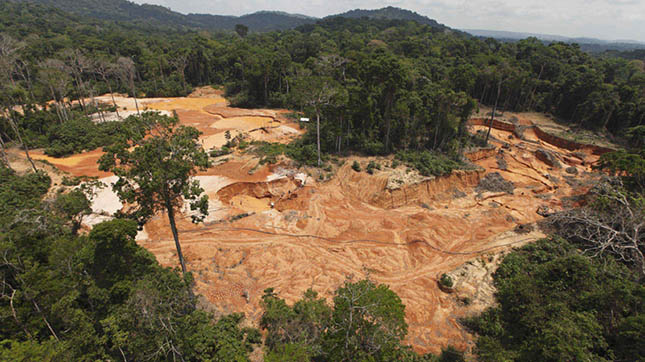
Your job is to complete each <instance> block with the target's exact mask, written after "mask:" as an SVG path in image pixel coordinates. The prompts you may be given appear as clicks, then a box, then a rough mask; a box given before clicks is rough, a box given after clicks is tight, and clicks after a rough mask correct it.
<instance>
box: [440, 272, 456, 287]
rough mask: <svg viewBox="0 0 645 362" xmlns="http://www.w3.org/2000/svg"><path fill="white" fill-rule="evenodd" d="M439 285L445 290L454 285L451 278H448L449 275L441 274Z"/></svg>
mask: <svg viewBox="0 0 645 362" xmlns="http://www.w3.org/2000/svg"><path fill="white" fill-rule="evenodd" d="M439 283H441V285H443V286H444V287H446V288H452V287H453V285H454V282H453V281H452V277H450V275H448V274H446V273H443V274H441V278H440V279H439Z"/></svg>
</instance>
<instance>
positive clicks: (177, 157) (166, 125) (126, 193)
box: [99, 112, 211, 273]
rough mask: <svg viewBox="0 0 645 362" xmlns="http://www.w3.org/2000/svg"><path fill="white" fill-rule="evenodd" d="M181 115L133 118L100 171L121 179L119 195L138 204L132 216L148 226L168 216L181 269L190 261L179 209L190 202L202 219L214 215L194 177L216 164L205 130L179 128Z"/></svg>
mask: <svg viewBox="0 0 645 362" xmlns="http://www.w3.org/2000/svg"><path fill="white" fill-rule="evenodd" d="M178 122H179V120H178V119H177V117H176V116H175V117H168V116H163V115H160V114H159V113H152V112H146V113H143V114H142V115H141V116H137V117H135V116H131V117H128V119H127V121H126V126H127V131H126V132H124V134H123V135H122V136H121V137H120V139H119V141H118V142H116V143H114V144H113V145H111V146H109V147H106V148H105V149H104V150H105V154H103V156H101V158H100V160H99V169H100V170H102V171H110V172H112V173H114V174H115V175H116V176H118V177H119V179H118V181H117V182H116V183H115V184H114V185H113V187H112V188H113V190H114V191H115V192H116V193H117V195H118V196H119V198H120V199H121V200H122V201H124V202H127V203H129V204H133V205H135V206H134V207H133V208H132V211H130V213H129V215H128V216H129V217H131V218H133V219H135V220H137V221H138V222H139V224H140V225H143V224H144V223H145V222H146V221H147V220H148V219H150V218H151V217H152V216H153V215H155V214H156V213H157V212H158V211H162V210H163V211H165V212H166V213H167V215H168V221H169V222H170V228H171V229H172V233H173V237H174V239H175V247H176V248H177V256H178V258H179V263H180V264H181V269H182V271H183V272H184V273H185V272H186V264H185V262H184V258H183V255H182V253H181V244H180V243H179V236H178V232H177V226H176V224H175V216H174V215H175V210H177V209H179V208H180V207H181V205H182V204H183V203H184V202H188V203H189V204H190V209H191V211H194V213H193V214H192V215H191V218H192V220H193V222H194V223H198V222H200V221H202V220H204V218H205V217H206V215H208V196H207V195H204V194H203V193H204V189H202V188H201V187H200V186H199V181H198V180H195V179H193V178H192V176H194V175H195V174H196V173H197V171H198V170H202V171H204V170H206V169H207V168H208V167H210V165H211V161H210V160H209V158H208V154H207V153H206V152H205V151H204V149H203V148H202V146H201V144H200V143H199V135H200V134H201V132H199V131H198V130H197V129H195V128H193V127H186V126H178V127H177V123H178Z"/></svg>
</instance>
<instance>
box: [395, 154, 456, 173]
mask: <svg viewBox="0 0 645 362" xmlns="http://www.w3.org/2000/svg"><path fill="white" fill-rule="evenodd" d="M396 158H397V159H399V160H401V161H402V162H404V163H405V164H406V165H408V166H409V167H413V168H415V169H416V170H417V171H419V173H420V174H422V175H423V176H443V175H448V174H450V173H451V172H452V171H453V170H455V169H459V168H461V167H463V164H461V163H459V162H457V161H455V160H452V159H450V158H448V157H447V156H445V155H442V154H438V153H433V152H429V151H421V152H419V151H400V152H398V153H397V154H396Z"/></svg>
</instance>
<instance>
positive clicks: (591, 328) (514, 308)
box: [466, 239, 645, 361]
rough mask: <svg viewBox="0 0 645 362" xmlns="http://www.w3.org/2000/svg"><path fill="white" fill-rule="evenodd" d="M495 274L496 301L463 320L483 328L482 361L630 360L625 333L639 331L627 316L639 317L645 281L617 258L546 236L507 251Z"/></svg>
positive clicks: (479, 329)
mask: <svg viewBox="0 0 645 362" xmlns="http://www.w3.org/2000/svg"><path fill="white" fill-rule="evenodd" d="M494 281H495V286H496V287H497V291H498V292H497V294H496V297H497V299H498V301H499V307H493V308H490V309H488V310H487V311H486V312H484V313H483V314H482V315H481V316H479V317H475V318H472V319H470V320H468V321H467V322H466V323H467V325H469V326H470V327H471V328H472V329H473V330H474V331H475V332H477V333H478V334H479V339H478V341H477V349H476V353H477V355H478V356H479V359H480V360H483V361H499V360H544V361H547V360H548V361H555V360H613V359H616V360H623V359H633V357H634V356H633V355H630V354H629V353H631V351H633V350H632V349H631V348H632V344H631V343H632V342H631V340H630V338H629V337H627V336H628V335H630V333H634V334H633V336H634V337H637V336H640V333H642V331H641V332H639V331H638V328H639V327H636V328H633V327H632V326H633V325H632V324H630V322H629V321H633V320H634V321H635V320H637V319H638V318H640V316H642V313H643V308H644V307H645V304H643V300H645V299H644V298H645V287H643V286H642V285H641V284H640V283H639V282H637V281H636V280H635V279H634V276H633V274H631V273H630V272H629V271H628V270H627V269H626V268H625V267H623V266H621V265H619V264H617V263H616V262H615V261H614V260H613V259H612V258H605V259H603V260H598V259H589V258H588V257H586V256H583V255H580V254H579V252H578V251H577V250H576V249H575V247H574V246H573V245H571V244H569V243H568V242H567V241H564V240H562V239H545V240H541V241H539V242H537V243H535V244H532V245H528V246H525V247H523V248H521V249H519V250H517V251H515V252H513V253H511V254H509V255H508V256H506V257H505V258H504V261H503V262H502V264H501V265H500V266H499V269H498V270H497V271H496V272H495V275H494ZM634 318H636V319H634ZM620 325H623V326H629V327H627V328H628V329H629V330H630V331H632V332H627V334H626V335H625V337H627V338H621V337H619V335H618V334H617V333H618V329H617V327H618V326H620Z"/></svg>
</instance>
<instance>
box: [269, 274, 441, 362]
mask: <svg viewBox="0 0 645 362" xmlns="http://www.w3.org/2000/svg"><path fill="white" fill-rule="evenodd" d="M262 306H263V308H264V314H263V315H262V319H261V320H260V326H261V327H262V329H265V330H266V331H267V335H266V342H265V343H266V346H267V348H268V351H267V354H266V359H267V360H270V361H282V360H285V361H310V360H316V361H350V360H351V361H356V360H359V361H392V360H405V361H408V360H410V361H422V360H429V359H430V360H434V357H433V356H427V358H426V357H420V356H418V355H416V354H415V353H414V352H413V351H412V350H411V349H410V348H409V347H407V346H403V345H402V344H401V343H402V341H403V338H404V337H405V335H406V334H407V324H406V323H405V306H404V305H403V304H402V303H401V299H400V298H399V297H398V296H397V295H396V294H395V293H394V292H392V291H391V290H390V289H389V288H388V287H387V286H386V285H382V284H381V285H376V284H374V283H373V282H371V281H369V280H361V281H358V282H352V281H351V280H349V279H348V280H346V281H345V283H344V284H343V286H341V287H340V288H338V289H337V290H336V292H335V297H334V303H333V307H330V306H328V305H327V303H326V301H325V300H324V299H321V298H318V295H317V294H316V292H314V291H312V290H308V291H307V292H305V294H304V296H303V298H302V299H301V300H299V301H297V302H296V303H295V304H294V305H293V306H289V305H287V303H286V302H285V301H284V300H283V299H280V298H279V297H278V296H277V295H276V294H275V293H274V290H273V289H272V288H269V289H267V290H265V291H264V296H263V297H262ZM448 360H451V359H448Z"/></svg>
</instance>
